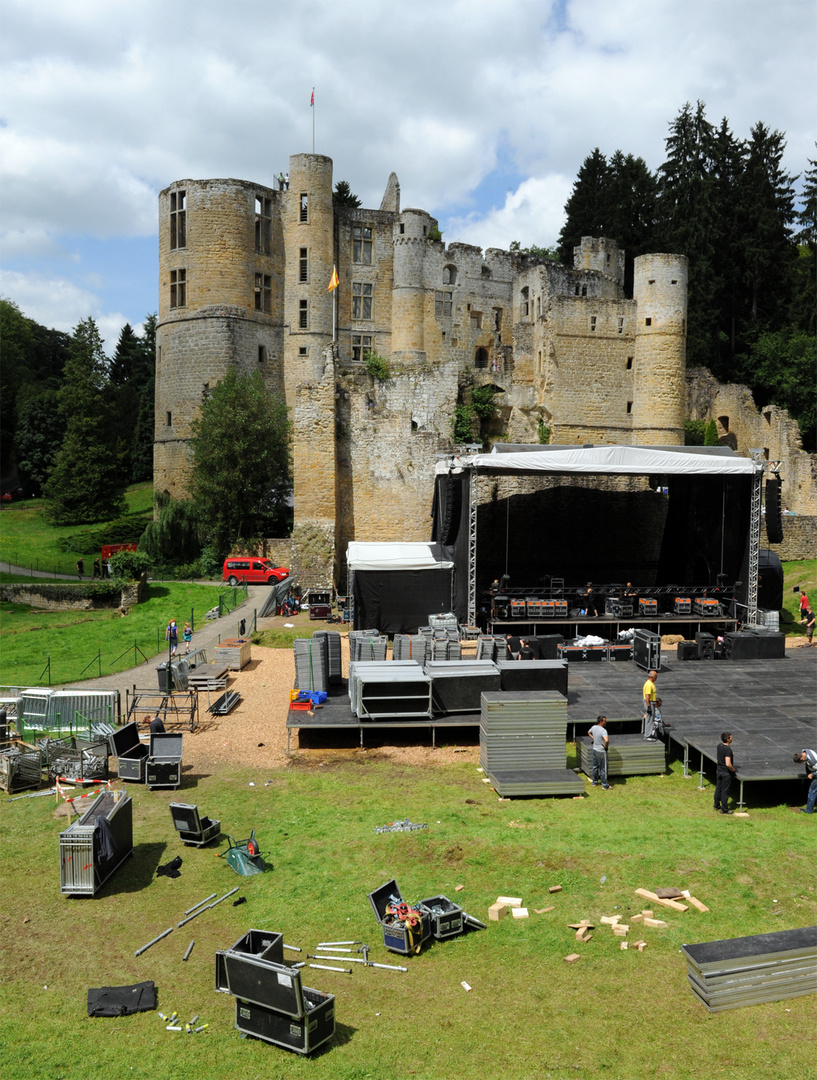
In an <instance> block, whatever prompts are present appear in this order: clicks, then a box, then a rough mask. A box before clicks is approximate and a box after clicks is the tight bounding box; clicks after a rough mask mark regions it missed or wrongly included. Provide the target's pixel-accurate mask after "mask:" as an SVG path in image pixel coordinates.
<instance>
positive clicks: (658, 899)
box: [635, 889, 689, 911]
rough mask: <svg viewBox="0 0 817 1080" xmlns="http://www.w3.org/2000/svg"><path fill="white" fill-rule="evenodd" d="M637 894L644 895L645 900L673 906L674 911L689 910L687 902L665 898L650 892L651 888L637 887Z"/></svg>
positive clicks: (669, 906)
mask: <svg viewBox="0 0 817 1080" xmlns="http://www.w3.org/2000/svg"><path fill="white" fill-rule="evenodd" d="M635 894H636V896H643V897H644V899H645V900H652V901H653V903H655V904H662V905H663V906H664V907H668V908H671V909H672V910H673V911H688V910H689V907H688V905H687V904H681V903H679V901H677V900H664V899H663V898H662V897H660V896H656V894H655V893H654V892H650V890H649V889H636V890H635Z"/></svg>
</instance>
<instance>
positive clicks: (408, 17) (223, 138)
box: [0, 0, 817, 350]
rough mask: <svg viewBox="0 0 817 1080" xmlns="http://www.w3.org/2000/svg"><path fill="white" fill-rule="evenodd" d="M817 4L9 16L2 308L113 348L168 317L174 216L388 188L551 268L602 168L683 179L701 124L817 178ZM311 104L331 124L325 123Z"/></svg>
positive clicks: (2, 143)
mask: <svg viewBox="0 0 817 1080" xmlns="http://www.w3.org/2000/svg"><path fill="white" fill-rule="evenodd" d="M815 30H817V4H815V0H448V2H447V3H441V2H440V0H433V2H432V0H308V2H301V0H172V2H168V0H0V80H1V81H0V226H2V248H1V249H0V259H1V260H2V262H1V263H0V295H2V296H4V297H7V298H10V299H12V300H14V301H15V302H16V303H17V304H18V305H19V306H20V308H21V309H22V310H23V312H24V313H25V314H26V315H28V316H30V317H31V318H33V319H36V320H37V321H38V322H40V323H43V324H44V325H46V326H52V327H56V328H58V329H61V330H70V329H71V328H72V327H73V326H74V325H76V323H77V322H78V321H79V320H80V319H82V318H85V317H86V316H88V315H93V316H94V318H96V319H97V321H98V323H99V326H100V329H101V331H102V334H103V336H104V337H105V338H106V348H107V349H109V350H110V349H112V348H113V346H115V343H116V339H117V337H118V334H119V330H120V328H121V326H122V325H123V324H124V323H125V322H126V321H129V322H130V323H131V324H132V325H134V326H137V325H138V324H139V323H140V322H141V321H142V319H143V318H144V316H145V315H146V314H148V313H149V312H152V311H155V310H156V309H157V239H156V218H157V200H156V196H157V194H158V192H159V191H160V190H161V189H162V188H163V187H165V186H166V185H167V184H169V183H170V182H171V181H173V180H179V179H185V178H205V177H238V178H241V179H245V180H251V181H256V182H258V183H267V184H272V182H273V177H274V175H276V174H277V173H278V172H279V171H280V170H284V171H285V170H286V168H287V162H288V157H289V155H290V154H292V153H303V152H309V151H310V150H311V149H312V130H313V119H314V122H315V149H316V151H317V152H318V153H322V154H327V155H329V156H330V157H332V158H333V159H334V170H335V172H334V175H335V180H339V179H345V180H348V181H349V183H350V185H351V187H352V190H353V191H354V192H356V193H357V194H358V195H359V196H360V197H361V199H362V201H363V205H364V206H373V207H377V206H379V205H380V199H381V197H382V194H383V189H384V187H385V185H386V181H387V179H388V176H389V173H390V172H391V171H392V170H394V171H395V172H396V173H397V175H398V177H399V179H400V184H401V189H402V205H403V206H404V207H409V206H416V207H422V208H424V209H427V210H429V211H430V212H431V213H432V214H434V215H435V216H436V217H437V218H438V219H439V221H440V227H441V228H442V229H443V232H444V234H445V240H446V241H452V240H463V241H467V242H469V243H473V244H478V245H480V246H481V247H507V246H508V245H509V243H510V242H511V241H512V240H519V241H520V242H521V243H522V244H523V246H527V245H528V244H542V245H550V244H553V243H554V242H555V241H556V238H557V236H558V233H559V230H560V228H561V225H562V220H563V208H564V204H565V200H566V199H567V196H568V195H569V193H570V189H571V186H572V184H573V182H574V180H575V178H576V173H577V171H578V169H579V167H580V165H581V163H582V161H583V160H584V158H585V157H586V156H587V155H588V154H589V153H590V152H591V151H592V150H593V148H594V147H596V146H598V147H599V148H600V149H601V150H602V151H603V152H604V153H606V154H610V153H612V152H613V151H614V150H616V149H621V150H623V151H624V152H625V153H633V154H636V155H640V156H641V157H643V158H644V159H645V160H646V162H647V164H648V165H649V166H650V167H651V168H653V169H655V168H657V167H658V166H659V165H660V164H661V162H662V161H663V159H664V140H665V138H666V135H667V128H668V124H669V123H670V121H671V120H672V119H673V118H674V117H675V116H676V115H677V114H678V112H679V110H680V109H681V107H682V106H683V105H684V103H685V102H686V101H691V102H695V101H697V100H701V101H703V102H704V103H705V104H706V110H707V116H708V118H709V119H710V121H712V122H713V123H717V122H719V121H720V119H721V118H722V117H724V116H726V117H727V118H728V120H729V122H730V125H731V128H732V131H733V132H734V133H735V135H737V136H739V137H741V138H743V137H747V136H748V135H749V129H750V127H751V126H752V125H753V124H755V123H757V122H758V121H760V120H762V121H763V122H764V123H765V124H766V125H767V126H768V127H770V128H773V129H779V130H781V131H783V132H785V133H786V135H787V143H788V149H787V157H786V162H785V164H786V167H787V168H788V170H789V171H790V172H791V173H801V172H802V171H803V169H804V168H805V166H806V163H807V159H808V158H809V157H811V158H814V157H815V156H816V155H815V146H814V140H815V135H816V134H817V108H816V107H815V93H814V90H815V83H816V80H815V68H816V67H817V65H816V64H815V49H814V42H815ZM313 86H314V87H315V110H314V114H313V111H312V109H310V105H309V100H310V95H311V93H312V88H313Z"/></svg>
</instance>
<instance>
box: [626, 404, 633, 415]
mask: <svg viewBox="0 0 817 1080" xmlns="http://www.w3.org/2000/svg"><path fill="white" fill-rule="evenodd" d="M632 411H633V403H632V401H628V402H627V415H628V416H629V415H630V413H631V412H632Z"/></svg>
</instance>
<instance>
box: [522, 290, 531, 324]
mask: <svg viewBox="0 0 817 1080" xmlns="http://www.w3.org/2000/svg"><path fill="white" fill-rule="evenodd" d="M521 309H522V310H521V314H522V318H523V319H527V317H528V315H529V314H530V289H529V288H528V287H527V285H526V286H525V287H524V289H523V290H522V304H521Z"/></svg>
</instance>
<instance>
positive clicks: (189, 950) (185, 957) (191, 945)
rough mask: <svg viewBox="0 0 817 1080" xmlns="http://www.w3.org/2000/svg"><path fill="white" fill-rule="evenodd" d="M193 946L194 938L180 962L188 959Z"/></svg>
mask: <svg viewBox="0 0 817 1080" xmlns="http://www.w3.org/2000/svg"><path fill="white" fill-rule="evenodd" d="M195 944H196V941H195V938H194V939H193V941H191V942H190V944H189V945H188V946H187V951H186V952H185V954H184V956H183V957H182V960H186V959H187V958H188V956H189V955H190V953H191V952H192V951H193V946H194V945H195ZM190 1023H191V1024H192V1023H193V1021H192V1020H191V1021H190Z"/></svg>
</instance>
